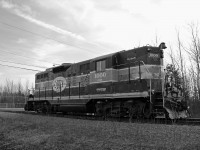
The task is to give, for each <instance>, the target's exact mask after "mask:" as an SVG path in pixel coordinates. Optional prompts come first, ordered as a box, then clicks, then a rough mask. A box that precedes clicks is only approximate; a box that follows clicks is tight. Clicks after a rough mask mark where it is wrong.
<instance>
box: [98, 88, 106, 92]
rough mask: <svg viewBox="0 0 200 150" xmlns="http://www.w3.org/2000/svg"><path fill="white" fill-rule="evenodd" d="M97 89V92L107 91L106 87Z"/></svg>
mask: <svg viewBox="0 0 200 150" xmlns="http://www.w3.org/2000/svg"><path fill="white" fill-rule="evenodd" d="M96 91H97V92H105V91H106V88H97V89H96Z"/></svg>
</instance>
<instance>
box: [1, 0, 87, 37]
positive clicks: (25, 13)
mask: <svg viewBox="0 0 200 150" xmlns="http://www.w3.org/2000/svg"><path fill="white" fill-rule="evenodd" d="M0 4H1V6H2V7H3V8H6V9H10V10H12V11H14V13H15V14H16V15H17V16H20V17H22V18H24V19H26V20H28V21H30V22H32V23H34V24H37V25H39V26H41V27H44V28H46V29H49V30H52V31H55V32H57V33H60V34H63V35H68V36H71V37H73V38H76V39H78V40H85V38H84V37H82V36H81V35H77V34H75V33H72V32H70V31H67V30H63V29H61V28H59V27H56V26H54V25H51V24H48V23H46V22H43V21H41V20H38V19H35V18H34V17H33V14H34V13H33V11H32V10H31V8H30V7H29V6H26V5H22V6H19V5H16V4H13V3H9V2H8V1H4V0H3V1H1V3H0Z"/></svg>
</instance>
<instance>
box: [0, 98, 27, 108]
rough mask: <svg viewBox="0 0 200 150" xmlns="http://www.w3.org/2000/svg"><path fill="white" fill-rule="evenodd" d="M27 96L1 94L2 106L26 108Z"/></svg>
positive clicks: (0, 104)
mask: <svg viewBox="0 0 200 150" xmlns="http://www.w3.org/2000/svg"><path fill="white" fill-rule="evenodd" d="M26 100H27V98H26V97H25V96H17V95H11V96H2V95H1V96H0V108H24V105H25V103H26Z"/></svg>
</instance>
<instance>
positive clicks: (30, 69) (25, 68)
mask: <svg viewBox="0 0 200 150" xmlns="http://www.w3.org/2000/svg"><path fill="white" fill-rule="evenodd" d="M0 66H5V67H11V68H17V69H24V70H30V71H37V72H38V71H41V70H36V69H29V68H23V67H16V66H10V65H3V64H0Z"/></svg>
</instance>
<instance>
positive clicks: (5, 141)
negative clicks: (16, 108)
mask: <svg viewBox="0 0 200 150" xmlns="http://www.w3.org/2000/svg"><path fill="white" fill-rule="evenodd" d="M0 149H1V150H3V149H17V150H18V149H19V150H21V149H29V150H31V149H36V150H43V149H46V150H49V149H51V150H62V149H63V150H64V149H65V150H66V149H67V150H70V149H73V150H84V149H86V150H88V149H89V150H90V149H91V150H93V149H95V150H111V149H113V150H124V149H130V150H132V149H180V150H182V149H200V127H198V126H176V125H155V124H139V123H119V122H106V121H88V120H78V119H66V118H56V117H48V116H45V117H44V116H32V115H24V114H14V113H7V112H0Z"/></svg>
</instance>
